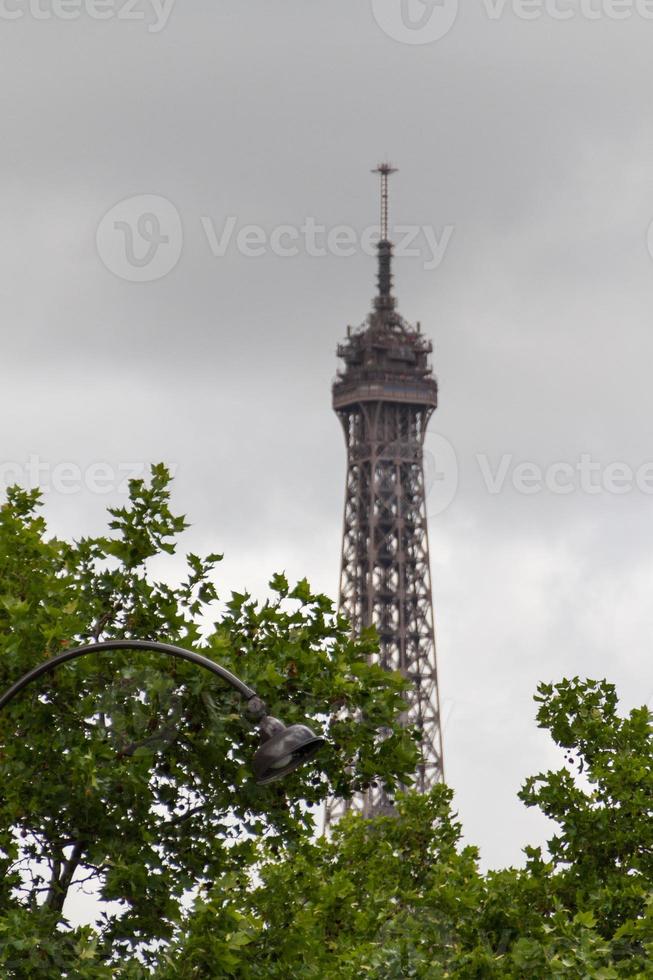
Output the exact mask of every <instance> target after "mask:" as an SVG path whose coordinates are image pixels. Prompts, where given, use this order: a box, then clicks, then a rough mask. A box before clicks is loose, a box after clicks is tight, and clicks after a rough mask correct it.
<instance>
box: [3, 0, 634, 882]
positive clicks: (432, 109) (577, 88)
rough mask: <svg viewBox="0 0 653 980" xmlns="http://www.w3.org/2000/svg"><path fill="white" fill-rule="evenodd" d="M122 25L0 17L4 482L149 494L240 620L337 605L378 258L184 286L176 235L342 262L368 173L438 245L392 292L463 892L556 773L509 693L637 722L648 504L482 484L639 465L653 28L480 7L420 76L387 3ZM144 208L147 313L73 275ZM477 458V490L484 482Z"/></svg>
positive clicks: (517, 854)
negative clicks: (339, 377)
mask: <svg viewBox="0 0 653 980" xmlns="http://www.w3.org/2000/svg"><path fill="white" fill-rule="evenodd" d="M121 2H122V0H116V4H115V5H114V6H113V7H110V8H109V10H110V11H111V12H112V17H111V18H110V19H107V20H105V21H100V20H94V19H92V18H91V17H90V16H88V14H86V13H85V12H82V13H81V15H80V16H79V17H78V18H77V19H75V20H72V19H71V20H69V21H66V20H62V19H60V18H57V17H51V18H50V19H38V18H37V17H35V16H34V14H33V13H30V12H29V10H28V8H27V6H25V7H24V8H22V16H21V17H19V18H17V19H15V20H6V19H4V18H3V17H1V16H0V54H1V58H0V63H1V64H2V69H1V71H2V74H3V82H4V84H3V85H2V86H1V88H0V102H1V103H2V119H3V153H2V158H1V160H0V167H2V171H3V174H2V177H3V179H2V181H1V182H0V249H1V252H0V257H1V261H2V267H3V275H2V282H1V286H0V310H1V315H2V323H3V325H4V330H3V334H4V336H3V341H4V342H3V348H2V384H1V387H0V411H1V412H2V418H3V421H4V425H3V445H2V451H1V460H0V461H1V462H2V463H3V465H4V470H3V473H5V474H6V473H7V472H12V473H13V472H14V471H15V468H16V467H18V469H19V470H21V469H22V472H23V473H25V474H26V478H27V463H28V461H29V459H30V457H34V458H37V459H38V461H39V462H41V463H42V464H43V465H44V470H43V471H42V482H44V483H46V485H47V484H51V483H52V480H53V476H52V474H53V470H54V467H56V466H57V465H58V464H61V463H71V464H73V465H74V466H77V467H79V468H80V471H81V472H82V473H87V472H88V467H89V466H91V464H94V463H98V462H101V463H105V464H107V465H108V466H109V467H112V468H113V470H114V471H115V472H116V473H118V472H119V470H120V468H121V467H123V466H124V465H125V464H136V466H137V467H140V469H141V470H142V469H143V467H144V466H145V465H146V464H147V463H148V462H149V461H158V460H164V461H167V462H168V463H169V464H170V465H171V466H174V467H176V471H177V478H176V486H175V498H174V505H175V507H176V509H177V510H178V511H181V512H185V513H186V514H187V515H188V516H189V519H190V520H191V521H192V522H193V528H192V530H191V531H190V532H189V533H188V535H187V539H186V545H187V549H188V550H190V549H193V550H196V551H206V552H208V551H212V550H219V551H224V552H225V555H226V557H225V561H224V563H223V565H222V567H221V569H220V574H219V587H220V589H221V591H222V592H223V593H225V592H227V591H228V590H229V589H231V588H236V589H241V588H243V587H248V588H249V589H250V590H251V591H253V592H254V593H256V594H259V595H263V594H264V592H265V587H266V582H267V581H268V579H269V577H270V575H271V573H272V572H274V571H276V570H280V569H285V570H286V571H287V573H288V574H289V575H290V576H295V577H300V576H302V575H307V576H308V577H309V579H310V580H311V582H312V583H313V585H314V586H316V587H319V588H320V589H322V590H324V591H326V592H328V593H330V594H331V595H335V594H336V591H337V580H338V564H339V546H340V534H341V516H342V500H343V490H344V473H345V454H344V445H343V440H342V436H341V433H340V430H339V426H338V423H337V420H336V418H335V416H334V415H333V413H332V411H331V408H330V384H331V381H332V378H333V375H334V373H335V369H336V358H335V347H336V344H337V342H338V341H339V339H340V338H341V337H342V335H343V333H344V331H345V329H346V326H347V324H348V323H353V324H357V323H359V322H361V321H362V320H363V319H364V317H365V315H366V313H367V311H368V309H369V306H370V298H371V296H372V294H373V277H374V261H373V259H372V258H370V257H369V256H367V255H365V254H363V253H362V252H361V250H360V249H355V254H353V255H352V256H350V257H347V258H345V257H342V256H338V255H335V254H327V255H326V256H321V257H318V256H311V255H307V254H306V251H305V249H304V248H303V247H302V245H301V242H300V247H299V254H297V255H295V256H293V257H287V256H285V257H284V256H280V255H276V254H274V252H273V251H272V250H271V249H270V248H266V249H265V250H264V251H265V254H263V255H261V256H259V257H251V256H248V255H246V254H242V250H241V251H239V250H238V248H237V247H236V245H235V244H234V243H233V241H232V244H231V245H230V247H229V248H228V249H227V251H226V254H225V255H224V256H222V257H220V256H215V255H213V254H212V251H211V248H210V245H209V242H208V241H207V236H206V233H205V226H206V224H207V222H212V224H213V227H214V228H215V230H216V233H217V234H218V235H219V234H220V233H221V231H222V229H223V227H224V224H225V222H226V221H227V219H228V218H229V217H230V216H231V217H232V219H235V222H236V228H237V229H239V228H241V227H242V226H245V225H250V224H253V225H257V226H260V227H262V228H263V229H264V230H265V231H266V232H267V233H270V232H272V231H273V230H274V229H275V228H278V227H279V226H280V225H291V226H293V227H297V228H299V227H301V226H302V225H303V224H304V223H305V222H306V220H307V219H311V218H312V219H314V220H315V222H317V223H318V224H323V225H325V226H327V227H329V228H332V227H334V226H337V225H342V224H346V225H349V226H351V228H352V229H354V232H355V233H356V235H360V234H361V233H362V232H363V230H364V229H365V228H367V227H368V226H369V225H370V224H373V223H374V222H375V221H376V218H377V196H376V195H377V187H376V181H375V179H374V178H373V177H372V176H371V175H370V174H369V170H370V168H371V167H373V166H374V165H375V164H376V162H377V161H378V160H379V159H381V158H384V157H386V156H388V157H389V158H390V159H391V160H392V161H393V162H395V163H396V164H397V165H398V166H399V167H400V173H399V174H398V175H397V177H395V178H394V179H393V187H392V217H393V219H394V220H395V221H396V222H398V223H400V224H409V225H415V226H423V225H426V226H429V227H430V228H432V229H434V230H436V232H437V234H438V235H441V234H442V231H443V229H446V228H447V227H452V228H453V229H454V230H453V234H452V236H451V238H450V241H449V244H448V247H447V249H446V253H445V255H444V259H443V261H442V262H441V264H440V265H439V266H438V267H437V268H435V269H426V268H425V267H424V266H425V264H426V262H425V259H427V258H428V257H429V256H428V254H423V255H421V256H413V257H405V258H402V259H399V260H398V261H397V263H396V269H395V271H396V287H397V289H396V291H397V295H398V297H399V303H400V310H401V312H402V313H403V314H404V316H406V317H407V318H408V319H410V320H417V319H419V320H420V321H421V322H422V325H423V329H424V330H425V332H427V333H428V334H429V336H430V337H432V339H433V341H434V344H435V348H436V353H435V369H436V373H437V375H438V378H439V382H440V398H441V404H440V408H439V409H438V412H437V414H436V416H435V417H434V419H433V422H432V424H431V430H432V433H433V435H430V436H429V439H428V440H427V470H428V472H429V473H430V474H431V476H432V477H433V478H432V479H430V481H429V482H430V484H431V486H432V489H431V492H430V494H429V513H430V515H431V521H430V535H431V552H432V570H433V576H434V592H435V603H436V617H437V631H438V647H439V651H438V653H439V666H440V675H441V695H442V699H443V705H444V712H445V731H444V737H445V758H446V770H447V777H448V780H449V782H450V783H451V785H452V786H453V787H454V789H455V791H456V801H457V806H458V809H459V812H460V815H461V818H462V821H463V824H464V827H465V830H466V835H467V839H468V840H469V841H470V842H475V843H478V844H479V845H480V847H481V850H482V855H483V859H484V862H485V864H487V865H490V866H498V865H501V864H502V863H506V862H520V861H521V848H522V847H523V846H524V845H525V844H527V843H536V842H539V841H542V840H543V839H544V838H545V836H546V834H547V832H548V831H549V828H548V826H547V825H546V822H545V821H544V820H543V819H542V818H539V817H538V816H537V815H536V814H534V813H530V812H528V811H526V810H525V809H524V808H523V806H522V805H521V804H520V803H519V801H517V799H516V792H517V790H518V788H519V786H520V784H521V782H522V781H523V779H524V778H525V777H526V776H527V775H529V774H531V773H534V772H536V771H539V770H541V769H543V768H546V767H547V766H549V765H557V764H558V763H559V762H561V756H560V755H558V753H557V752H555V751H554V750H553V749H552V748H551V745H550V743H549V741H548V739H547V738H546V737H545V735H544V734H543V733H541V732H539V731H538V730H537V729H536V727H535V724H534V711H535V708H534V705H533V702H532V700H531V696H532V694H533V692H534V689H535V687H536V684H537V682H538V681H539V680H547V681H548V680H556V679H559V678H561V677H562V676H565V675H566V676H572V675H575V674H579V675H582V676H592V677H596V676H607V677H609V678H610V679H611V680H613V681H614V682H615V683H616V684H617V685H618V688H619V691H620V694H621V697H622V699H623V706H624V708H629V707H631V706H633V705H636V704H641V703H643V702H644V701H650V700H652V699H653V676H652V673H651V667H650V665H651V656H650V647H651V636H652V634H653V607H652V604H651V598H650V597H651V590H652V589H653V558H652V549H651V538H652V536H653V514H652V507H653V500H652V499H651V495H650V494H647V493H644V492H642V491H641V490H639V489H637V488H636V487H635V488H634V489H633V490H631V491H630V492H628V493H624V494H616V493H613V492H609V488H608V489H605V488H604V489H603V490H601V492H599V493H596V494H590V493H587V492H585V491H583V489H582V488H580V487H578V488H577V489H574V490H573V492H571V493H567V494H557V493H552V492H551V491H550V490H548V489H546V488H545V489H544V490H542V491H541V492H539V493H536V494H524V493H521V492H518V490H517V489H516V488H515V486H514V483H513V479H512V474H513V467H514V466H515V465H517V464H519V463H524V462H531V463H535V464H537V465H539V466H540V467H542V468H544V469H546V468H547V467H549V466H550V465H551V464H554V463H558V462H566V463H569V464H571V465H572V466H576V465H577V463H578V462H579V461H580V460H581V458H582V457H583V455H585V456H588V455H589V456H591V458H592V461H593V462H595V463H599V464H600V465H601V467H602V470H601V473H602V474H605V468H606V467H609V465H610V464H612V463H615V462H625V463H626V464H628V465H629V466H630V467H631V468H632V469H633V470H635V469H637V468H638V467H640V466H641V465H642V464H644V463H646V462H647V461H651V460H653V446H652V445H651V437H650V433H651V423H650V415H651V402H652V396H651V363H652V359H653V333H652V330H651V310H652V309H653V260H652V259H651V255H650V254H649V251H648V248H647V234H648V229H649V225H650V223H651V220H652V219H653V178H652V176H651V161H652V160H653V120H652V116H651V109H650V92H651V87H652V85H653V60H652V58H651V52H652V50H653V20H648V19H645V18H644V16H643V15H642V9H640V8H643V6H644V5H643V4H642V3H640V7H639V8H636V7H635V5H634V4H633V5H632V6H631V7H629V6H628V3H627V0H625V6H624V5H623V4H622V6H620V7H619V8H618V9H619V10H621V11H623V9H626V10H627V11H628V10H629V11H630V14H631V16H630V17H628V18H627V19H623V20H617V19H615V18H614V16H612V14H614V9H613V7H612V5H610V4H608V2H607V0H605V2H604V3H603V5H602V3H601V0H593V6H592V8H591V9H592V10H593V11H594V12H595V13H596V11H598V16H597V18H596V19H592V20H590V19H588V17H587V16H585V15H584V14H583V10H584V11H585V12H587V10H588V9H589V6H588V0H585V3H584V5H583V6H582V8H581V4H580V3H574V2H571V0H558V6H557V7H552V6H551V0H549V5H548V10H544V9H542V10H541V11H540V13H541V16H540V17H539V18H537V19H534V20H524V19H523V18H522V17H520V16H518V15H517V13H516V12H515V8H514V7H513V6H512V5H511V3H507V4H506V6H505V9H504V10H503V13H502V14H500V15H499V16H495V17H491V16H489V14H488V10H490V11H491V10H492V9H493V8H492V4H490V3H489V0H486V2H485V3H483V2H481V0H478V2H473V3H469V4H467V5H466V7H465V9H464V10H461V11H460V13H459V15H458V18H457V21H456V23H455V24H454V25H453V26H452V28H451V30H450V31H449V32H448V33H447V34H446V36H443V37H442V38H440V39H438V40H434V41H432V42H430V43H423V44H422V43H405V41H406V36H407V35H406V30H404V31H403V34H402V30H401V29H400V28H401V22H400V20H398V19H397V10H398V9H399V4H398V3H396V4H393V3H390V0H388V2H385V0H383V2H382V0H375V4H374V6H373V5H372V4H371V3H370V2H367V0H360V2H359V3H357V4H352V3H351V2H350V0H347V2H345V0H330V2H329V3H328V4H327V3H317V2H315V0H313V2H307V0H286V2H285V3H283V4H280V3H278V4H270V3H269V2H263V0H250V2H249V3H248V4H242V3H237V2H235V0H232V2H221V3H219V4H216V3H215V0H195V2H194V3H193V4H191V3H182V2H181V0H177V4H176V5H175V6H174V8H173V9H172V10H171V13H170V17H169V20H168V22H167V24H166V25H165V27H164V28H163V29H161V30H158V31H153V30H149V29H148V24H149V25H150V27H151V26H152V24H153V22H154V21H156V15H155V14H154V12H153V8H151V7H150V6H149V5H148V4H147V3H146V2H145V0H141V3H142V6H140V7H137V8H134V10H135V11H136V13H138V12H140V13H142V14H144V15H145V19H144V20H143V19H139V20H135V19H134V20H126V19H124V16H119V13H120V12H121ZM41 3H42V8H44V9H46V10H47V9H48V8H47V0H41ZM411 3H412V4H414V7H413V8H412V12H411V15H413V14H414V15H415V16H418V15H419V14H423V13H425V12H426V13H427V14H428V9H427V8H424V7H423V6H422V4H421V0H411ZM451 3H452V0H446V4H445V9H446V10H448V12H449V13H451V12H452V9H453V8H452V7H451ZM447 4H448V7H447V6H446V5H447ZM8 9H10V10H12V9H14V7H13V6H12V5H11V4H9V3H7V5H6V6H5V7H4V8H3V10H5V11H6V10H8ZM18 9H21V8H18ZM498 9H499V8H495V10H496V11H498ZM529 9H531V8H529ZM644 9H645V8H644ZM560 10H562V11H572V13H573V16H572V17H571V18H570V19H568V20H559V19H557V18H556V16H555V15H554V14H555V11H560ZM375 14H376V16H375ZM440 15H441V12H438V11H435V13H434V16H440ZM393 24H394V25H395V27H396V28H397V29H396V30H395V29H394V27H393ZM393 33H394V35H395V36H392V35H393ZM417 33H419V32H416V31H412V32H408V37H409V39H410V40H412V41H414V40H416V38H417ZM402 38H403V39H402ZM140 195H159V196H162V197H164V198H165V199H166V200H167V201H169V202H171V203H172V205H174V208H175V209H176V211H177V212H178V214H179V215H180V218H181V226H182V229H183V246H182V247H181V252H180V255H179V261H178V263H177V264H176V266H175V267H174V268H173V269H172V270H171V271H170V272H169V274H168V275H166V276H163V277H161V278H158V279H156V280H154V281H150V282H132V281H127V280H125V279H124V278H121V277H120V276H119V275H116V274H115V272H112V271H110V270H109V269H108V268H107V266H106V264H105V262H106V261H108V262H109V264H111V261H112V259H111V257H110V256H107V254H106V253H105V254H104V255H101V254H98V248H97V245H96V233H97V229H98V226H99V225H100V224H101V222H102V220H103V217H104V215H105V214H106V213H107V212H108V211H109V210H110V209H111V208H113V207H114V205H116V204H117V203H118V202H121V201H123V200H124V199H127V198H132V197H134V196H140ZM202 219H204V225H203V222H202ZM164 231H165V229H164ZM173 237H174V236H173ZM176 241H177V239H176V238H175V240H174V241H173V242H172V245H171V247H173V248H174V247H175V242H176ZM447 446H451V447H452V450H448V449H447ZM502 459H504V466H507V467H508V468H507V475H506V479H505V482H504V484H503V487H502V489H501V491H500V492H497V493H491V492H489V490H488V487H487V481H486V480H485V479H484V476H483V466H484V465H485V467H486V469H487V467H489V468H490V469H491V470H492V471H496V469H497V467H498V466H499V465H500V463H501V461H502ZM505 459H508V463H507V464H506V463H505ZM483 460H485V463H483ZM9 464H11V466H9ZM12 467H13V469H12ZM438 475H439V476H442V477H443V479H437V478H436V477H437V476H438ZM600 478H601V477H600V475H599V477H597V476H595V477H594V480H595V481H596V480H597V479H600ZM456 479H457V490H456V492H455V493H453V489H455V484H456ZM118 482H119V481H118V479H116V480H115V481H114V482H113V485H112V486H113V489H111V490H110V492H109V493H105V494H98V493H91V492H90V491H88V490H87V489H82V490H80V491H79V492H76V493H70V494H63V493H61V492H58V491H56V490H51V492H49V493H48V494H47V496H46V500H47V516H48V518H49V520H50V524H51V527H52V529H53V530H54V531H56V532H58V533H62V534H69V535H80V534H81V533H83V532H86V533H88V532H93V531H98V530H100V529H101V528H102V527H103V522H104V509H105V507H106V506H107V504H109V503H116V502H119V501H121V500H122V499H123V497H122V496H121V493H120V489H119V487H118ZM604 482H605V481H604ZM608 482H609V480H608ZM73 483H74V480H73ZM649 484H653V481H652V480H650V479H649ZM451 496H453V499H452V500H451V502H450V504H449V506H446V507H445V506H444V505H445V504H446V503H447V500H448V499H449V497H451ZM168 573H170V574H172V573H174V565H173V566H171V567H170V568H169V569H168Z"/></svg>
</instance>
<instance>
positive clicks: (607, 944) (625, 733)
mask: <svg viewBox="0 0 653 980" xmlns="http://www.w3.org/2000/svg"><path fill="white" fill-rule="evenodd" d="M537 701H538V702H539V711H538V721H539V723H540V725H541V726H543V727H546V728H548V729H549V730H550V732H551V734H552V736H553V738H554V740H555V742H556V743H557V744H558V745H559V746H561V747H562V748H563V749H564V750H565V754H566V758H567V762H568V764H570V765H572V767H573V769H574V770H577V771H576V772H575V773H571V772H570V771H569V769H568V768H563V769H561V770H559V771H556V772H548V773H545V774H541V775H539V776H536V777H534V778H532V779H530V780H528V782H527V783H526V785H525V787H524V789H523V791H522V793H521V797H522V799H523V800H524V802H525V803H526V804H527V805H528V806H539V807H541V808H542V809H543V810H544V812H545V813H546V814H547V815H548V816H550V817H551V818H552V819H554V820H555V821H557V823H558V824H559V828H560V829H559V832H558V833H557V834H556V835H555V836H554V837H553V838H552V840H551V841H549V844H548V852H549V853H548V854H547V856H546V858H545V857H544V856H543V854H542V851H541V849H539V848H527V857H528V860H527V863H526V866H525V868H523V869H519V870H517V869H507V870H504V871H499V872H490V873H487V874H485V875H483V874H481V873H480V871H479V868H478V853H477V851H476V849H475V848H472V847H463V848H461V846H460V826H459V824H458V823H457V822H456V819H455V816H454V815H453V814H452V812H451V802H452V794H451V791H450V790H449V789H448V788H447V787H445V786H438V787H436V789H435V790H433V792H431V793H430V794H428V795H426V796H422V797H420V796H418V795H416V794H410V793H409V794H406V795H404V796H400V797H399V800H398V805H397V815H396V816H395V817H382V818H376V819H374V820H363V819H362V818H360V817H358V816H355V817H353V816H350V817H347V818H345V819H343V820H342V821H341V823H340V824H339V825H338V826H337V827H336V829H335V831H334V833H333V837H332V839H331V840H325V839H322V840H317V841H309V840H306V839H304V840H303V841H302V842H301V844H300V846H299V847H298V846H296V845H293V846H292V847H291V848H284V849H283V853H282V854H281V855H280V854H279V853H277V849H275V850H274V851H273V852H271V851H270V849H269V847H268V846H267V845H266V844H265V843H263V845H262V846H261V848H260V861H261V867H260V870H259V875H258V884H257V885H256V886H255V887H254V886H253V885H252V882H251V881H250V880H248V879H247V877H246V876H243V875H233V874H227V875H226V876H224V877H223V878H222V879H220V880H219V881H217V882H215V884H214V886H213V888H211V889H210V890H208V891H207V892H206V893H205V894H203V895H201V896H200V897H199V898H198V900H197V902H196V904H195V907H194V909H193V910H192V912H191V913H190V915H189V916H188V917H187V919H186V922H185V925H184V928H183V930H182V932H181V933H180V935H179V936H178V937H177V938H176V941H175V942H174V943H173V944H172V945H171V946H170V947H169V948H168V949H167V950H166V951H165V952H164V953H163V954H162V956H161V963H160V968H159V971H158V973H157V977H158V978H159V980H182V978H183V980H192V978H194V977H197V978H200V977H201V978H203V980H204V978H218V977H238V978H242V980H248V978H255V977H266V978H280V980H281V978H285V977H293V978H306V980H309V978H310V980H313V978H314V980H318V978H333V980H336V978H338V980H353V978H354V977H361V976H362V977H368V978H378V980H381V978H382V980H400V978H401V980H403V978H406V977H420V978H428V980H431V978H440V977H459V978H461V980H462V978H464V980H468V978H479V980H480V978H492V977H506V978H514V980H518V978H519V980H522V978H524V977H529V978H531V977H532V978H536V980H537V978H542V980H545V978H547V980H548V978H551V977H574V978H586V977H592V978H600V980H609V978H618V977H653V884H652V879H653V875H652V872H653V846H652V845H653V819H652V817H653V766H652V764H651V763H652V750H653V729H652V727H651V718H650V713H649V711H648V709H646V708H641V709H638V710H635V711H632V712H631V713H630V714H629V716H628V717H626V718H621V717H619V716H618V714H617V699H616V695H615V691H614V688H613V687H612V686H611V685H609V684H607V683H605V682H595V681H585V682H581V681H579V680H578V679H577V678H576V679H574V680H572V681H563V682H562V683H560V684H557V685H555V686H553V685H541V686H540V688H539V691H538V695H537Z"/></svg>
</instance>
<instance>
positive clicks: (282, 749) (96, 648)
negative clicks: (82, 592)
mask: <svg viewBox="0 0 653 980" xmlns="http://www.w3.org/2000/svg"><path fill="white" fill-rule="evenodd" d="M107 650H150V651H153V652H155V653H165V654H167V655H168V656H170V657H178V658H179V659H180V660H188V661H189V662H190V663H192V664H197V665H198V666H199V667H204V668H205V669H206V670H210V671H211V673H212V674H215V675H216V676H217V677H220V678H221V680H223V681H226V682H227V684H230V685H231V687H233V688H235V689H236V690H237V691H238V693H239V694H241V695H242V696H243V697H244V698H245V701H246V702H247V713H248V715H249V716H250V718H251V719H252V721H255V722H258V725H259V729H260V731H261V740H262V743H263V744H262V745H261V746H260V747H259V749H257V751H256V753H255V754H254V758H253V760H252V768H253V770H254V776H255V778H256V782H257V783H259V784H261V785H263V784H266V783H272V782H274V781H275V780H277V779H281V778H282V777H283V776H286V775H287V774H288V773H289V772H293V770H295V769H297V768H298V767H299V766H302V765H303V764H304V763H305V762H308V761H309V759H312V758H313V756H314V755H315V754H316V752H318V750H319V749H320V747H321V746H322V745H323V744H324V739H323V738H322V737H321V736H319V735H315V733H314V732H312V731H311V729H310V728H308V727H307V726H306V725H289V726H286V725H284V723H283V722H282V721H279V719H278V718H273V717H272V716H271V715H268V713H267V708H266V706H265V703H264V702H263V701H262V700H261V699H260V698H259V696H258V695H257V693H256V691H253V690H252V688H251V687H248V686H247V684H244V683H243V681H241V680H240V678H238V677H236V675H235V674H232V673H231V671H229V670H227V669H226V668H225V667H221V666H220V664H217V663H215V661H214V660H209V658H208V657H203V656H202V655H201V654H200V653H194V652H193V651H192V650H184V649H183V647H177V646H173V645H172V644H170V643H155V642H153V641H150V640H108V641H107V642H106V643H90V644H88V645H86V646H81V647H73V648H71V649H70V650H64V651H63V653H59V654H57V656H56V657H52V658H51V659H50V660H46V661H45V662H44V663H42V664H39V666H38V667H34V669H33V670H30V671H28V672H27V673H26V674H24V675H23V676H22V677H21V678H20V679H19V680H17V681H16V683H15V684H12V686H11V687H10V688H8V689H7V690H6V691H5V692H4V694H2V695H1V696H0V710H2V708H4V707H5V706H6V705H7V704H9V702H10V701H12V700H13V698H15V697H16V695H17V694H18V693H19V692H20V691H22V690H23V688H25V687H27V685H28V684H31V683H32V681H35V680H37V678H39V677H41V676H42V675H43V674H49V673H50V672H51V671H53V670H56V668H57V667H58V666H59V665H60V664H63V663H66V662H67V661H68V660H76V659H77V658H78V657H83V656H85V655H86V654H87V653H103V652H104V651H107Z"/></svg>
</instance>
